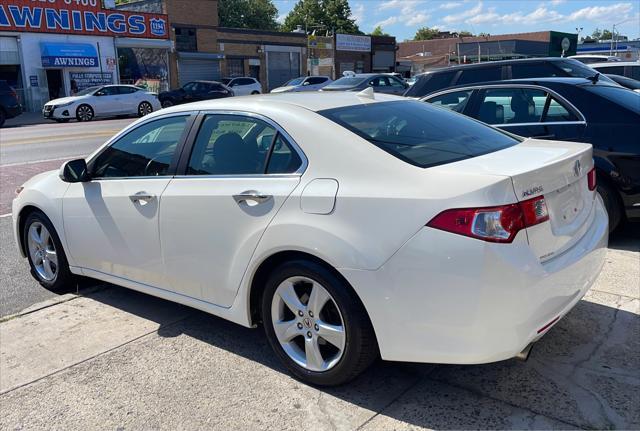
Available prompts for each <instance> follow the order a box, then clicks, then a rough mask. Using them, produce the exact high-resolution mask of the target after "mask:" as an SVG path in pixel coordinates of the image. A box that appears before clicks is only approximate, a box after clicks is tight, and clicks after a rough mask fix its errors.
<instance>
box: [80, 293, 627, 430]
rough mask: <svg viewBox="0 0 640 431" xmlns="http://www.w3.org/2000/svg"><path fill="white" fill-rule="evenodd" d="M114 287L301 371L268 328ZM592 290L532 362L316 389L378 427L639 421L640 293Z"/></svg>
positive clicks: (144, 307)
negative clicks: (282, 357) (275, 348)
mask: <svg viewBox="0 0 640 431" xmlns="http://www.w3.org/2000/svg"><path fill="white" fill-rule="evenodd" d="M110 289H115V290H117V293H115V294H112V295H96V294H95V293H89V294H88V295H87V296H89V297H92V298H93V297H95V299H96V300H97V301H101V302H104V303H106V304H107V305H110V306H114V307H119V308H121V309H123V310H124V311H127V312H129V313H133V314H136V315H140V316H141V317H144V318H147V319H151V320H154V321H157V322H160V323H161V326H160V328H159V329H158V331H157V333H158V335H159V336H160V337H164V338H171V339H174V340H176V339H180V338H179V337H189V338H190V339H193V340H197V342H201V343H204V345H203V347H202V348H209V349H211V348H212V349H214V350H216V351H217V349H222V350H224V351H227V352H229V353H232V354H233V355H234V356H237V357H240V358H244V359H245V360H248V361H250V362H251V363H255V364H260V365H261V366H262V367H268V369H270V370H274V371H276V374H277V375H278V376H279V377H278V378H280V379H291V378H290V377H289V375H288V374H287V371H286V369H285V368H284V367H283V366H282V365H281V364H280V363H279V362H278V360H277V358H276V357H275V355H274V354H273V352H272V351H271V348H270V346H269V345H268V344H267V342H266V339H265V336H264V333H263V331H262V328H258V329H257V330H256V329H249V328H245V327H242V326H239V325H236V324H233V323H231V322H228V321H225V320H223V319H220V318H217V317H215V316H211V315H208V314H206V313H203V312H200V311H197V310H193V311H192V312H189V313H187V314H186V317H184V318H182V319H180V320H178V321H173V323H170V324H162V321H163V319H162V318H155V316H154V313H153V310H154V308H155V306H154V303H156V301H158V304H160V303H166V301H163V300H161V299H157V298H152V297H149V296H147V295H144V294H141V293H137V292H133V291H129V290H127V289H124V288H119V287H112V288H110ZM586 299H587V300H582V301H580V302H579V303H578V305H577V306H576V307H575V308H574V310H572V311H571V312H570V313H569V314H568V315H567V316H566V317H565V318H564V319H562V320H561V321H560V322H558V323H557V324H556V325H555V326H554V327H553V328H552V329H551V330H550V331H549V333H548V334H547V335H545V337H543V338H542V339H541V340H540V341H539V342H538V343H536V345H535V347H534V349H533V351H532V353H531V356H530V358H529V360H528V361H527V362H520V361H516V360H508V361H502V362H498V363H493V364H485V365H467V366H457V365H430V364H409V363H393V362H385V361H377V362H376V363H375V364H374V365H373V366H372V367H371V368H370V369H368V370H367V371H366V372H365V373H364V374H363V375H361V376H360V377H358V378H357V379H356V380H355V381H353V382H351V383H349V384H346V385H343V386H340V387H336V388H315V390H317V391H320V392H321V393H322V394H326V395H329V396H330V398H331V397H334V398H332V399H336V400H337V401H336V403H338V404H337V405H339V404H345V403H347V404H349V405H351V406H350V408H351V410H354V409H353V406H357V407H358V408H359V409H355V410H358V411H360V410H361V409H362V408H363V409H366V410H367V411H369V412H375V413H371V417H370V418H369V419H367V420H366V422H367V424H368V425H369V426H370V427H371V428H372V429H376V428H403V427H406V425H407V424H410V425H416V426H420V427H426V428H432V429H478V428H519V429H524V428H538V429H539V428H555V429H568V428H572V427H578V428H598V429H603V428H607V429H608V428H618V429H634V428H638V427H640V397H639V396H638V394H639V393H640V320H639V318H638V315H637V314H634V311H635V313H637V310H636V309H637V307H638V300H637V299H633V298H629V297H624V296H619V295H613V294H606V293H602V292H589V294H588V295H587V298H586ZM166 307H167V304H162V307H160V308H163V309H166ZM175 307H177V308H176V310H181V311H182V309H183V308H184V307H182V306H179V305H175ZM165 314H166V312H165ZM189 338H187V339H189ZM193 340H192V341H193ZM232 364H236V365H237V362H232ZM188 366H189V364H186V363H185V364H181V363H179V362H178V363H175V367H188ZM224 366H225V365H223V364H220V368H221V369H220V368H219V367H217V366H216V364H213V369H214V371H213V372H214V373H220V374H224V373H226V372H229V370H224ZM260 368H261V367H256V366H253V365H252V366H250V368H249V369H250V370H251V371H250V372H254V373H256V379H257V376H259V375H262V374H264V372H261V371H259V370H260ZM211 378H212V379H215V378H216V376H215V375H212V376H211ZM248 380H252V379H251V377H249V378H248ZM299 385H303V384H299ZM303 386H304V385H303ZM227 390H231V391H233V388H228V389H227ZM140 396H144V395H143V394H140ZM193 396H194V397H198V396H202V397H207V396H210V394H204V393H203V394H199V393H194V394H193ZM265 402H268V401H265ZM309 402H312V400H310V401H309ZM297 408H305V406H298V407H297ZM354 428H355V426H354ZM365 428H366V427H365Z"/></svg>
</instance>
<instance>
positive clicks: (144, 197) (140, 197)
mask: <svg viewBox="0 0 640 431" xmlns="http://www.w3.org/2000/svg"><path fill="white" fill-rule="evenodd" d="M155 198H156V196H155V195H152V194H151V193H147V192H138V193H136V194H133V195H131V196H129V199H131V202H133V203H135V202H139V201H144V202H149V201H152V200H154V199H155Z"/></svg>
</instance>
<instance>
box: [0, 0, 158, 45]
mask: <svg viewBox="0 0 640 431" xmlns="http://www.w3.org/2000/svg"><path fill="white" fill-rule="evenodd" d="M0 31H19V32H38V33H63V34H83V35H93V36H120V37H141V38H148V39H168V38H169V20H168V19H167V15H164V14H156V13H145V12H131V11H125V10H119V9H103V8H102V6H101V2H100V0H2V3H1V4H0Z"/></svg>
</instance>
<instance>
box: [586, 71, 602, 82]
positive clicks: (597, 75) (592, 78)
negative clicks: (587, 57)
mask: <svg viewBox="0 0 640 431" xmlns="http://www.w3.org/2000/svg"><path fill="white" fill-rule="evenodd" d="M587 79H588V80H589V81H591V82H593V83H594V84H595V83H596V82H598V79H600V72H597V73H596V74H595V75H593V76H592V77H591V78H587Z"/></svg>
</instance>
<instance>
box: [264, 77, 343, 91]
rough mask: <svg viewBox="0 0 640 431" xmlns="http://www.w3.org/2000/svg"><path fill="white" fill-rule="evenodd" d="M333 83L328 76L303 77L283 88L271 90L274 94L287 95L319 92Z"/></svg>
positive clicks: (293, 80) (295, 79)
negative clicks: (299, 92) (290, 93)
mask: <svg viewBox="0 0 640 431" xmlns="http://www.w3.org/2000/svg"><path fill="white" fill-rule="evenodd" d="M331 82H333V81H332V80H331V78H329V77H328V76H301V77H299V78H294V79H292V80H291V81H289V82H287V83H286V84H284V85H283V86H282V87H277V88H274V89H273V90H271V92H272V93H286V92H297V91H317V90H319V89H321V88H322V87H324V86H325V85H328V84H331Z"/></svg>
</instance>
